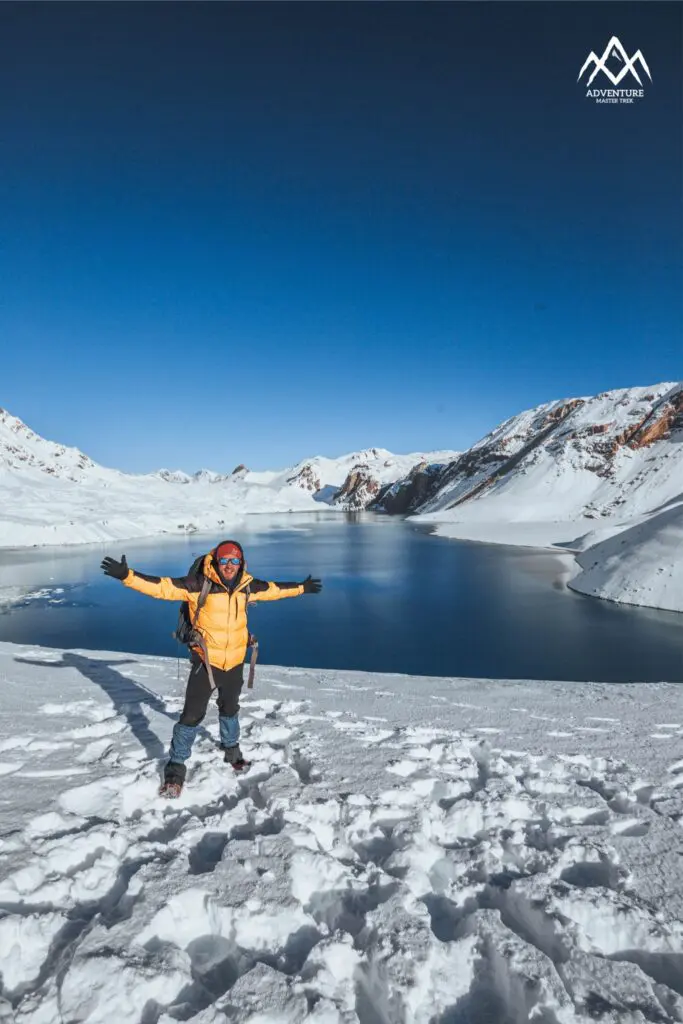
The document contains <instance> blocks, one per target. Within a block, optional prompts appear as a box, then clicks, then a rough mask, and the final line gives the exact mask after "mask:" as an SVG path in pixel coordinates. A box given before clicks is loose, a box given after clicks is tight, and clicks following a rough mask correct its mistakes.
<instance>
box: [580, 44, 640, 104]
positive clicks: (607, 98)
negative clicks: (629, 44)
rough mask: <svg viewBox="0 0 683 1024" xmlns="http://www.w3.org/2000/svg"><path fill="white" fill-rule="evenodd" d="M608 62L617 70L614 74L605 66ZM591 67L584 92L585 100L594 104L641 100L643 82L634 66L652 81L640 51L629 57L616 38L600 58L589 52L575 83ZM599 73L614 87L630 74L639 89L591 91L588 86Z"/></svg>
mask: <svg viewBox="0 0 683 1024" xmlns="http://www.w3.org/2000/svg"><path fill="white" fill-rule="evenodd" d="M608 60H609V61H611V62H612V67H614V68H616V69H617V73H616V74H615V73H614V71H612V69H611V68H610V67H608V66H607V61H608ZM591 65H593V72H592V74H591V76H590V78H589V79H588V82H587V83H586V85H587V86H589V88H588V90H587V92H586V98H589V99H594V100H595V102H596V103H633V101H634V100H636V99H642V98H643V96H644V95H645V91H644V89H643V87H642V86H643V82H642V79H641V77H640V75H639V74H638V68H637V67H636V65H639V68H640V70H641V73H642V71H644V72H645V74H646V75H647V77H648V78H649V79H650V81H652V75H651V74H650V69H649V67H648V66H647V63H646V61H645V58H644V57H643V55H642V53H641V52H640V50H636V52H635V53H634V54H633V56H632V57H629V55H628V54H627V52H626V50H625V49H624V47H623V46H622V45H621V42H620V41H619V39H617V37H616V36H612V38H611V39H610V41H609V42H608V44H607V46H606V47H605V52H604V53H603V55H602V57H596V55H595V54H594V53H593V51H592V50H591V52H590V53H589V54H588V57H587V58H586V60H585V63H584V65H583V67H582V68H581V70H580V71H579V77H578V78H577V79H576V80H577V82H579V81H580V80H581V76H582V75H583V74H584V72H585V71H587V70H588V68H590V67H591ZM600 71H602V73H603V75H606V77H607V78H608V79H609V81H610V82H611V83H612V85H615V86H616V85H619V83H620V82H621V81H623V79H624V78H626V76H627V75H629V74H631V75H633V77H634V78H635V80H636V82H637V83H638V85H639V86H640V87H641V88H640V89H591V88H590V86H591V85H592V83H593V80H594V79H595V77H596V75H597V74H598V73H599V72H600Z"/></svg>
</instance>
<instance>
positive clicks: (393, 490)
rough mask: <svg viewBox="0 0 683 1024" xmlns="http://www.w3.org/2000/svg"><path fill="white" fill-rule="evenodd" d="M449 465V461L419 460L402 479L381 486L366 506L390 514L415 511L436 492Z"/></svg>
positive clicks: (404, 513)
mask: <svg viewBox="0 0 683 1024" xmlns="http://www.w3.org/2000/svg"><path fill="white" fill-rule="evenodd" d="M449 465H451V463H445V464H444V463H441V462H436V463H429V462H419V463H418V464H417V466H414V467H413V469H412V470H411V471H410V473H409V474H408V476H407V477H404V479H403V480H397V481H395V482H394V483H392V484H387V485H386V486H384V487H382V488H381V490H380V491H379V493H378V494H377V497H376V498H375V499H374V500H373V501H372V502H371V503H370V504H369V506H368V508H370V509H371V510H374V511H381V512H388V513H389V514H390V515H407V514H408V513H410V512H415V511H416V510H417V509H419V508H420V506H421V505H424V504H425V503H426V502H427V501H428V500H429V499H430V498H431V497H432V496H433V495H434V494H436V492H437V490H438V489H439V485H440V481H441V479H442V477H443V474H444V473H445V471H446V469H447V468H448V466H449Z"/></svg>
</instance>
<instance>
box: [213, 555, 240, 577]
mask: <svg viewBox="0 0 683 1024" xmlns="http://www.w3.org/2000/svg"><path fill="white" fill-rule="evenodd" d="M241 564H242V560H241V559H240V558H219V559H218V569H219V572H220V574H221V576H222V577H223V579H224V580H228V582H231V581H232V580H234V578H235V576H236V575H237V573H238V572H239V571H240V565H241Z"/></svg>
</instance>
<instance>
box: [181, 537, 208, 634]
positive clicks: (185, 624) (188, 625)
mask: <svg viewBox="0 0 683 1024" xmlns="http://www.w3.org/2000/svg"><path fill="white" fill-rule="evenodd" d="M204 557H205V556H204V555H200V556H199V558H195V560H194V562H193V563H192V565H191V566H190V568H189V570H188V573H187V575H188V576H196V575H197V573H198V572H199V570H200V569H201V567H202V564H203V562H204ZM210 589H211V580H210V579H207V577H206V576H205V577H204V582H203V583H202V589H201V591H200V593H199V600H198V601H197V615H196V618H199V613H200V611H201V610H202V608H203V607H204V604H205V603H206V599H207V597H208V594H209V590H210ZM193 634H194V625H193V623H192V620H191V619H190V606H189V604H188V602H187V601H183V603H182V604H181V606H180V609H179V611H178V624H177V625H176V628H175V633H174V634H173V637H174V639H176V640H177V641H178V643H181V644H189V643H190V642H191V641H192V639H193Z"/></svg>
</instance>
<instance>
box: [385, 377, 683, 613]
mask: <svg viewBox="0 0 683 1024" xmlns="http://www.w3.org/2000/svg"><path fill="white" fill-rule="evenodd" d="M427 469H429V467H427ZM431 469H432V471H431V473H430V474H429V476H428V480H427V482H426V484H425V483H424V480H423V482H422V483H423V486H422V490H420V489H419V487H418V481H419V480H420V479H421V475H420V473H416V472H415V471H414V472H413V474H412V476H410V477H408V478H406V479H404V480H403V481H399V482H398V483H396V484H394V485H393V486H392V487H390V488H388V489H387V491H386V493H384V494H382V495H380V497H379V501H378V502H377V506H379V507H380V508H384V509H385V510H386V511H394V505H395V503H396V502H397V501H398V500H399V499H400V501H402V503H403V507H401V508H399V509H398V511H405V510H409V511H412V512H414V513H416V514H418V515H419V516H420V519H421V520H422V521H431V522H436V523H439V524H440V525H439V532H440V533H444V534H448V535H450V536H455V537H463V538H470V539H474V540H488V541H492V540H493V541H499V542H503V543H513V544H514V543H522V544H530V545H538V544H544V545H547V544H552V543H557V544H561V545H562V546H563V547H565V548H570V549H574V550H580V551H581V552H582V554H581V556H580V559H579V564H580V566H581V567H583V572H582V573H581V574H580V575H579V576H577V577H576V579H574V580H573V581H572V583H571V585H572V586H573V587H575V588H576V589H578V590H582V591H585V592H587V593H591V594H596V595H599V596H601V597H609V598H610V599H612V600H619V601H623V602H628V603H637V604H652V605H654V606H656V607H662V608H671V609H674V610H676V611H681V610H683V561H682V557H683V511H682V509H683V382H678V383H665V384H658V385H655V386H654V387H647V388H628V389H622V390H618V391H608V392H603V393H602V394H600V395H597V396H595V397H592V398H573V399H568V400H564V401H555V402H549V403H547V404H545V405H541V406H538V407H537V408H535V409H531V410H528V411H526V412H523V413H520V414H519V415H518V416H513V417H512V418H511V419H509V420H506V421H505V422H504V423H502V424H501V425H500V426H498V427H496V428H495V430H492V431H491V432H490V433H489V434H487V435H486V437H484V438H482V439H481V441H478V442H477V444H475V445H473V447H472V448H470V449H469V451H467V452H464V453H463V454H462V455H461V456H460V457H459V458H457V459H454V460H453V461H452V462H450V463H449V464H448V465H447V466H442V467H431ZM421 473H422V476H424V473H425V469H424V468H423V469H422V470H421ZM615 534H619V539H618V540H614V541H611V540H610V538H611V537H612V536H613V535H615Z"/></svg>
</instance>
